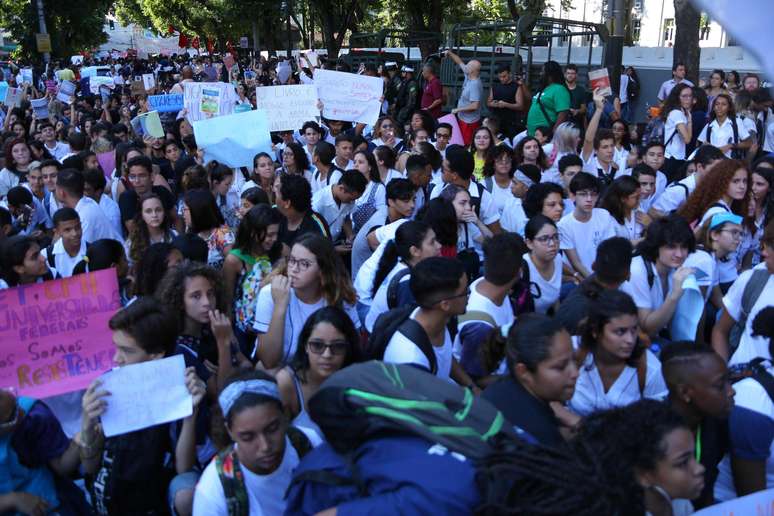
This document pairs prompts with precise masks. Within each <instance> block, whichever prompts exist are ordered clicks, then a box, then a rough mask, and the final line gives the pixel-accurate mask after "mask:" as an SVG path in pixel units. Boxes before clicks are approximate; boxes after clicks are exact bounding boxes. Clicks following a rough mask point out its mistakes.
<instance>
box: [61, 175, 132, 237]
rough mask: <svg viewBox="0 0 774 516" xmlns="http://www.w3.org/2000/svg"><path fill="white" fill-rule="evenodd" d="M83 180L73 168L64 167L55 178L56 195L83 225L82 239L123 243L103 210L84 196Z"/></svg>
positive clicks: (92, 200)
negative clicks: (103, 239) (109, 239)
mask: <svg viewBox="0 0 774 516" xmlns="http://www.w3.org/2000/svg"><path fill="white" fill-rule="evenodd" d="M85 182H86V181H85V180H84V179H83V174H81V173H80V172H79V171H77V170H75V169H64V170H62V171H60V172H59V174H58V175H57V178H56V197H57V199H58V200H59V202H60V203H62V205H63V206H66V207H68V208H73V209H75V211H77V212H78V216H79V217H80V218H81V226H82V227H83V239H84V240H86V241H87V242H89V243H91V242H94V241H96V240H100V239H102V238H111V239H113V240H117V241H119V242H122V243H123V239H122V238H121V235H119V234H117V233H116V231H115V229H113V226H112V225H111V224H110V221H109V220H108V218H107V216H106V215H105V212H104V211H102V208H100V207H99V204H97V203H96V202H95V201H94V199H91V198H89V197H84V195H83V189H84V184H85Z"/></svg>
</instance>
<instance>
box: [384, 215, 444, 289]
mask: <svg viewBox="0 0 774 516" xmlns="http://www.w3.org/2000/svg"><path fill="white" fill-rule="evenodd" d="M429 230H430V226H428V225H427V224H425V223H424V222H419V221H416V220H410V221H408V222H404V223H403V224H401V225H400V227H399V228H398V230H397V231H396V232H395V238H394V239H393V240H390V241H389V242H387V244H386V245H385V247H384V252H383V253H382V257H381V258H380V259H379V266H378V267H377V269H376V275H375V276H374V283H373V285H372V287H371V295H375V294H376V291H377V290H379V287H380V286H381V284H382V282H383V281H384V279H385V278H386V277H387V276H388V275H389V273H390V271H392V269H393V268H394V267H395V265H396V264H397V263H398V258H400V259H401V260H403V263H405V264H406V265H408V263H409V261H410V260H411V248H412V247H417V248H418V247H421V246H422V241H423V240H424V239H425V236H427V232H428V231H429Z"/></svg>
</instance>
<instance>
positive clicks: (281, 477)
mask: <svg viewBox="0 0 774 516" xmlns="http://www.w3.org/2000/svg"><path fill="white" fill-rule="evenodd" d="M236 446H237V445H236V444H235V445H234V447H235V448H236ZM299 460H300V459H299V457H298V452H296V449H295V448H294V447H293V445H292V444H291V442H290V439H288V438H287V437H285V453H284V455H283V456H282V462H281V463H280V466H279V468H277V469H276V471H273V472H272V473H269V474H268V475H258V474H256V473H253V472H252V471H250V470H249V469H247V468H246V467H245V466H244V465H243V464H242V463H240V464H239V468H240V469H241V470H242V476H243V478H244V482H245V491H246V492H247V502H248V507H249V508H250V512H249V514H250V516H272V515H275V514H282V513H284V512H285V505H286V502H285V489H286V488H287V487H288V486H289V485H290V481H291V479H292V475H293V470H294V469H296V466H298V463H299ZM193 514H194V516H210V515H214V514H228V507H227V504H226V495H225V494H224V492H223V484H222V483H221V481H220V478H219V476H218V471H217V468H216V466H215V461H211V462H210V463H209V464H208V465H207V467H206V468H204V472H203V473H202V476H201V477H200V478H199V482H198V483H197V484H196V494H195V496H194V505H193Z"/></svg>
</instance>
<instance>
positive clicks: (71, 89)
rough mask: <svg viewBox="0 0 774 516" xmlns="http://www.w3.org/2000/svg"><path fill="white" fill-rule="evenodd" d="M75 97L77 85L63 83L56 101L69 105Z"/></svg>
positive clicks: (67, 82)
mask: <svg viewBox="0 0 774 516" xmlns="http://www.w3.org/2000/svg"><path fill="white" fill-rule="evenodd" d="M74 96H75V83H72V82H70V81H62V83H61V84H60V85H59V93H57V94H56V100H59V101H61V102H64V103H65V104H69V103H70V101H71V100H72V99H73V97H74Z"/></svg>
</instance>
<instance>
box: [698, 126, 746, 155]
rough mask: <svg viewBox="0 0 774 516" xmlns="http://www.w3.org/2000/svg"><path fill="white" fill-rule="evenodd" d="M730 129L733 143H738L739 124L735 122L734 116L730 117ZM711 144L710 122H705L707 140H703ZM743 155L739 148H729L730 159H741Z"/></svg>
mask: <svg viewBox="0 0 774 516" xmlns="http://www.w3.org/2000/svg"><path fill="white" fill-rule="evenodd" d="M731 129H732V130H733V131H734V145H736V144H738V143H739V126H738V125H737V124H736V117H734V118H732V119H731ZM704 143H707V144H709V145H712V122H710V123H709V124H707V141H706V142H704ZM743 157H744V155H743V153H742V151H740V150H739V149H732V150H731V158H732V159H742V158H743Z"/></svg>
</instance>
